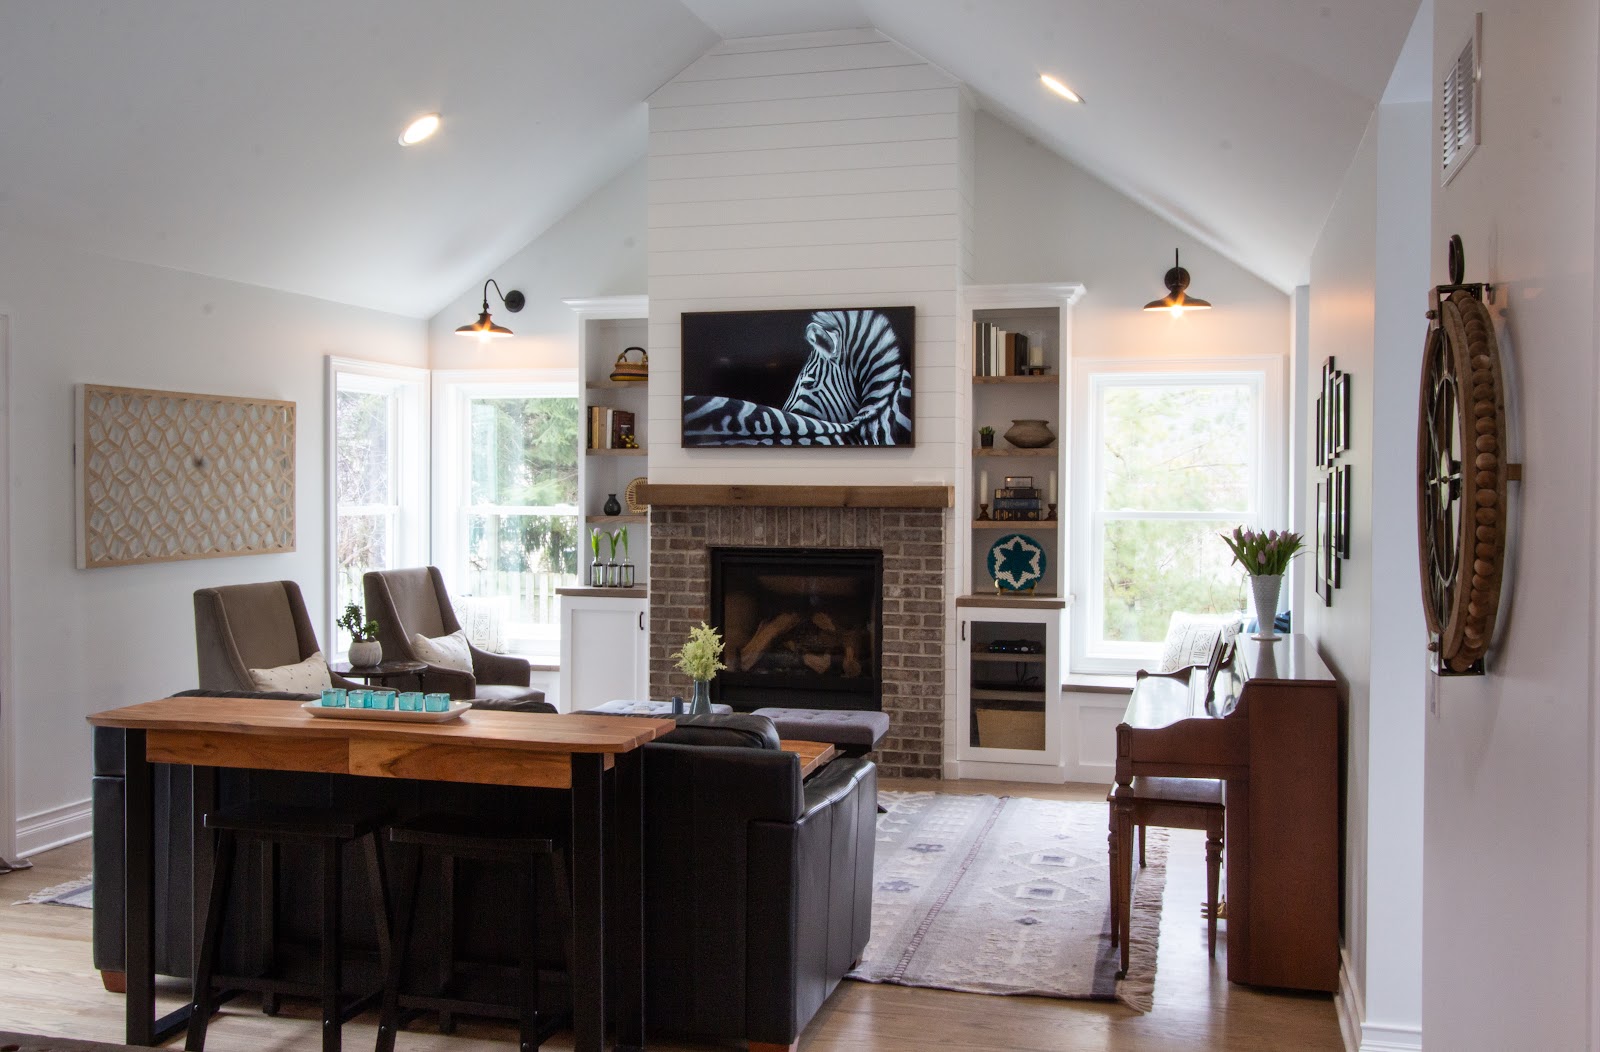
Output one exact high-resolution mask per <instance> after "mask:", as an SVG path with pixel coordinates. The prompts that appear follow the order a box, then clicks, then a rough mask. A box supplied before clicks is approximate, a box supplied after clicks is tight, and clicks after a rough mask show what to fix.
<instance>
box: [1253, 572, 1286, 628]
mask: <svg viewBox="0 0 1600 1052" xmlns="http://www.w3.org/2000/svg"><path fill="white" fill-rule="evenodd" d="M1282 588H1283V575H1282V574H1277V573H1275V574H1252V575H1251V577H1250V598H1251V599H1252V600H1253V601H1254V604H1255V610H1256V634H1255V635H1253V636H1251V637H1250V638H1252V639H1261V640H1268V641H1270V640H1274V639H1279V638H1282V637H1280V636H1279V635H1278V633H1277V632H1275V631H1273V628H1272V622H1273V620H1274V619H1275V618H1276V617H1277V616H1278V592H1279V591H1280V590H1281V589H1282Z"/></svg>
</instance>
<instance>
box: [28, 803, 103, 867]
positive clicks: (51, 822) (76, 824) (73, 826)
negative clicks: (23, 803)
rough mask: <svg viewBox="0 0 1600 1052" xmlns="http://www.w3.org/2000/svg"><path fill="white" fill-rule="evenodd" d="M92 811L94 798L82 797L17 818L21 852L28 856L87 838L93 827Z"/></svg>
mask: <svg viewBox="0 0 1600 1052" xmlns="http://www.w3.org/2000/svg"><path fill="white" fill-rule="evenodd" d="M92 814H93V805H92V804H91V803H90V801H88V800H80V801H78V802H77V803H75V804H67V805H65V806H63V807H56V808H52V809H50V810H49V811H40V812H39V813H38V814H36V815H25V816H24V817H22V818H19V819H17V855H18V856H19V857H21V858H27V857H28V856H29V855H36V854H38V853H39V852H41V851H49V850H50V849H51V848H53V847H61V846H62V845H63V844H70V843H73V842H74V841H77V840H82V839H84V838H85V837H87V836H88V835H89V834H90V833H91V832H92V831H93V824H92V821H91V817H92Z"/></svg>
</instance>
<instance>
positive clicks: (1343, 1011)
mask: <svg viewBox="0 0 1600 1052" xmlns="http://www.w3.org/2000/svg"><path fill="white" fill-rule="evenodd" d="M1333 1003H1334V1009H1335V1011H1337V1012H1338V1014H1339V1036H1340V1037H1342V1038H1343V1039H1344V1047H1345V1050H1346V1052H1421V1049H1422V1028H1421V1027H1418V1026H1385V1025H1384V1024H1382V1023H1367V1022H1364V1021H1363V1020H1364V1019H1365V1017H1366V1014H1367V1008H1366V1005H1365V1004H1364V1003H1363V1002H1362V1000H1361V991H1360V989H1358V988H1357V987H1356V984H1355V982H1354V981H1353V979H1352V978H1351V976H1350V957H1349V955H1348V954H1346V953H1345V952H1344V949H1343V948H1342V947H1341V948H1340V950H1339V992H1338V993H1337V994H1336V995H1334V999H1333Z"/></svg>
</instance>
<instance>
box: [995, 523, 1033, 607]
mask: <svg viewBox="0 0 1600 1052" xmlns="http://www.w3.org/2000/svg"><path fill="white" fill-rule="evenodd" d="M988 564H989V576H990V577H992V578H994V583H995V586H996V587H997V588H1001V589H1004V590H1005V591H1009V592H1027V591H1032V590H1033V588H1034V587H1035V586H1036V585H1038V583H1039V582H1040V581H1042V580H1044V567H1045V558H1044V549H1043V548H1042V547H1040V546H1039V542H1038V541H1036V540H1034V539H1033V538H1032V537H1029V536H1027V535H1025V534H1021V533H1008V534H1006V535H1005V536H1004V537H1002V538H1000V539H999V540H998V541H995V542H994V545H993V546H992V547H990V549H989V559H988Z"/></svg>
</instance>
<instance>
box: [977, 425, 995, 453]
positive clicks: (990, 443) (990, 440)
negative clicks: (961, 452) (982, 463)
mask: <svg viewBox="0 0 1600 1052" xmlns="http://www.w3.org/2000/svg"><path fill="white" fill-rule="evenodd" d="M978 445H979V446H981V447H982V448H984V449H993V448H994V428H992V427H990V426H988V425H987V424H985V425H984V426H983V427H980V428H978Z"/></svg>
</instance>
